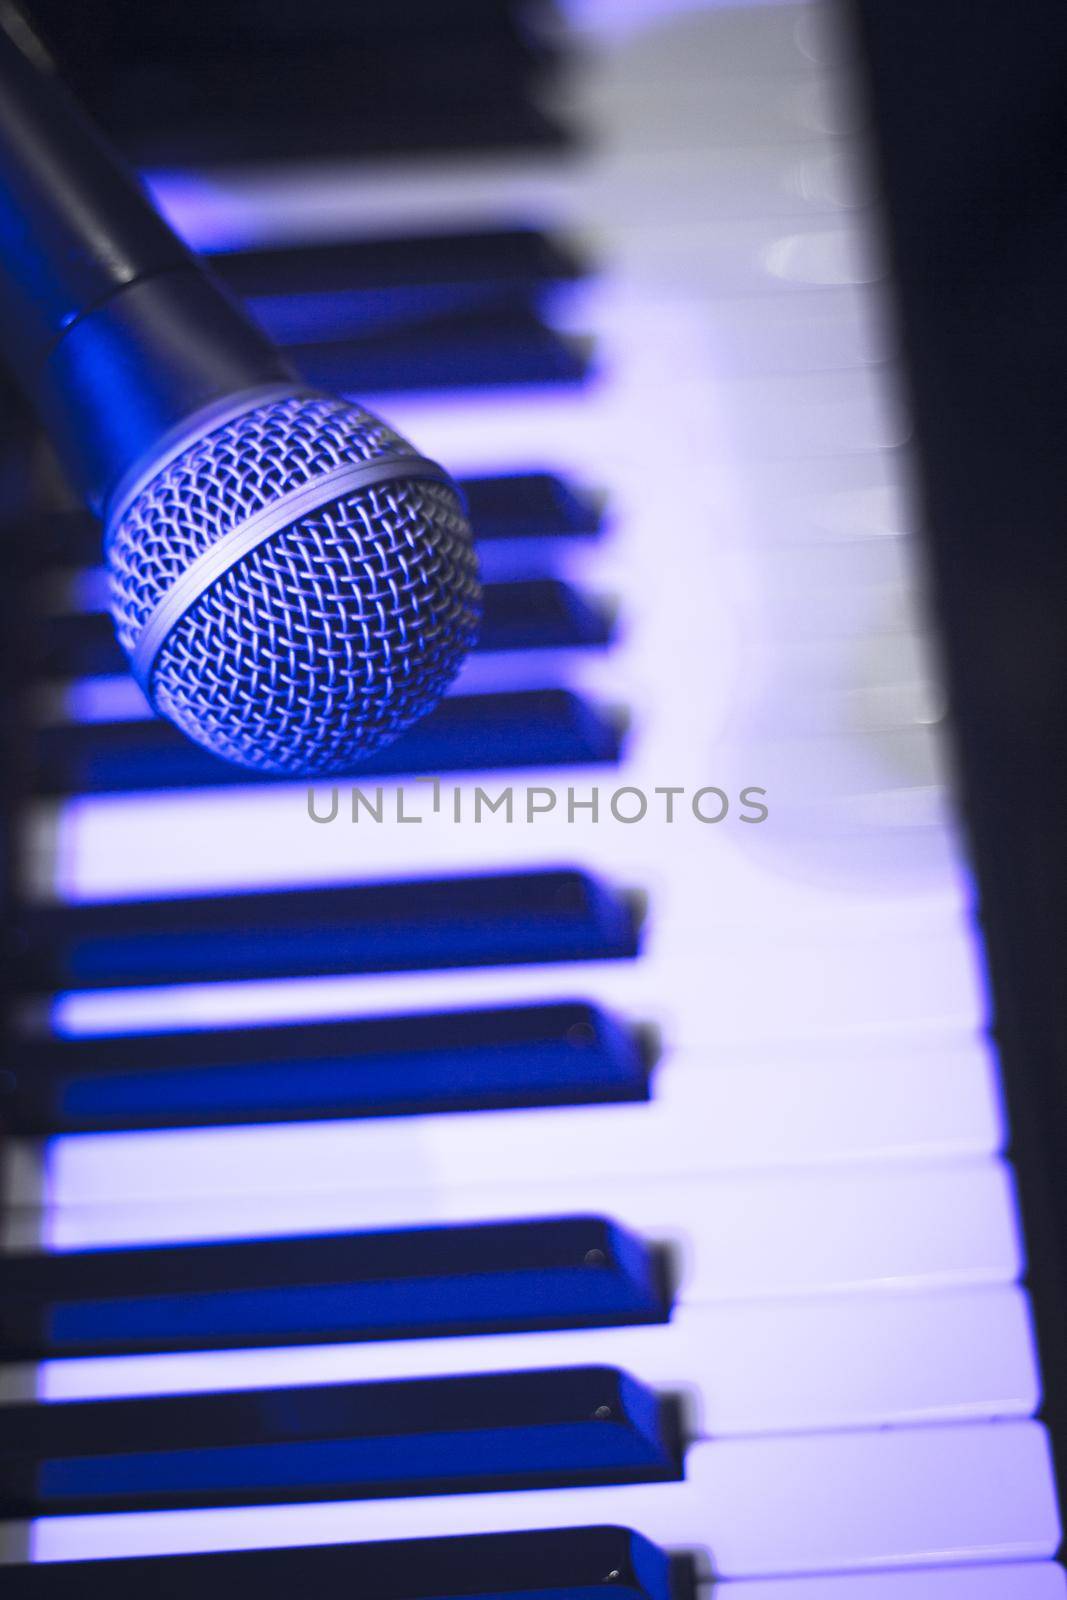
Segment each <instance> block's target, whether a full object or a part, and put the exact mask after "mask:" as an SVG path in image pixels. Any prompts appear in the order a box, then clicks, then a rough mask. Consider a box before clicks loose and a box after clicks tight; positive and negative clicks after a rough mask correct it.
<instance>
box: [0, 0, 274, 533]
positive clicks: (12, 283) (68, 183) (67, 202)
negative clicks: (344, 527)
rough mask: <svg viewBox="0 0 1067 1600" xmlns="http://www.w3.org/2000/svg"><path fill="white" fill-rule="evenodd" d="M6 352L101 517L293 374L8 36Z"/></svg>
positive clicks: (1, 208) (1, 279) (2, 194)
mask: <svg viewBox="0 0 1067 1600" xmlns="http://www.w3.org/2000/svg"><path fill="white" fill-rule="evenodd" d="M0 84H2V89H3V92H2V94H0V263H2V265H0V342H2V346H3V349H4V352H5V354H6V356H7V358H8V361H9V363H10V365H11V367H12V369H13V371H14V372H15V375H16V377H17V378H18V380H19V381H20V383H21V384H22V386H23V387H24V389H25V390H26V392H27V394H28V395H29V396H30V398H31V400H32V402H33V404H34V405H35V407H36V409H37V411H38V413H39V415H40V417H41V420H42V422H43V423H44V425H45V427H46V429H47V430H48V433H49V435H50V436H51V438H52V441H53V443H54V445H55V447H56V450H57V452H58V454H59V456H60V459H61V460H62V462H63V465H64V467H65V468H66V470H67V472H68V474H69V476H70V478H71V480H72V482H73V484H74V486H75V487H76V488H78V489H79V490H80V491H81V492H82V493H83V494H84V496H85V497H86V499H87V500H88V501H89V503H90V504H91V505H92V506H93V507H94V509H96V510H98V511H99V510H102V509H103V506H104V504H105V503H106V501H107V498H108V495H109V493H110V492H111V491H112V490H113V489H114V487H115V486H116V485H117V484H118V483H119V482H120V481H121V479H122V478H123V476H124V475H125V474H126V473H128V472H129V471H130V470H131V469H132V468H133V467H134V466H135V465H136V464H137V462H138V461H140V460H141V458H142V457H145V456H147V455H150V453H151V452H152V451H153V450H154V449H155V448H156V445H157V441H158V440H159V439H160V438H163V437H165V436H167V435H168V434H170V433H171V432H172V430H173V429H175V428H176V427H178V426H179V425H180V424H181V423H182V422H183V421H184V420H185V419H186V418H188V417H190V416H192V415H193V414H195V413H196V412H197V411H198V410H200V409H202V408H203V407H205V406H208V405H210V404H212V403H213V402H215V401H217V400H218V399H220V398H221V397H224V396H227V395H233V394H238V393H240V392H241V391H242V390H245V389H249V390H251V389H257V388H263V387H266V386H269V385H273V386H277V385H280V384H287V383H288V384H292V383H295V382H296V373H295V372H294V371H293V370H292V368H291V367H290V366H289V364H288V363H287V362H286V361H285V359H284V357H283V356H282V355H281V353H280V352H279V351H278V350H277V349H275V348H274V347H273V346H272V344H271V343H270V341H269V340H268V339H266V338H265V337H264V335H263V334H262V333H261V332H260V331H259V330H258V329H257V328H256V327H255V325H254V324H253V323H252V322H251V320H250V319H249V318H248V317H247V316H246V314H245V313H244V312H243V311H241V310H240V309H239V308H238V307H237V305H236V304H235V303H234V301H233V300H232V299H231V297H230V296H229V295H228V293H227V292H226V291H225V290H224V289H223V288H222V286H221V284H219V283H218V282H217V281H216V280H215V278H214V277H213V276H212V275H211V274H210V273H209V272H208V271H207V269H206V268H205V267H204V265H203V264H202V262H200V261H198V260H197V258H196V257H195V256H194V255H193V254H192V252H191V251H190V250H188V249H187V248H186V246H185V245H184V244H183V243H182V242H181V240H179V239H178V237H177V236H176V235H175V233H174V232H173V230H172V229H171V228H169V227H168V226H167V224H166V223H165V222H164V221H163V219H162V217H161V216H160V215H159V213H158V212H157V211H156V210H155V208H154V206H153V205H152V203H151V202H150V200H149V199H148V197H147V196H146V194H145V193H144V190H143V189H142V188H141V186H140V184H139V183H138V182H137V180H136V179H135V178H134V176H133V175H132V173H130V172H129V171H128V170H127V169H126V168H125V167H124V166H123V165H122V164H121V163H120V162H119V160H118V159H117V157H116V156H115V155H114V153H113V152H112V151H111V150H110V149H109V148H108V146H107V144H106V142H105V140H104V139H103V137H102V135H101V134H100V133H99V131H98V130H97V129H96V128H95V127H94V126H93V125H92V124H91V123H90V122H89V121H88V119H87V118H85V117H84V116H83V115H82V114H81V112H80V111H79V109H78V107H77V106H76V104H75V103H74V101H73V100H72V99H71V98H70V96H69V95H68V94H67V93H66V92H65V90H64V89H63V87H62V85H61V84H59V83H58V82H56V81H55V80H54V79H53V78H52V77H50V76H46V75H45V74H44V73H42V72H40V71H38V70H37V69H36V68H35V67H34V66H33V64H32V63H31V62H30V61H29V60H28V59H27V58H26V57H25V56H24V55H23V53H22V51H21V50H20V49H19V48H18V47H17V46H16V44H15V43H14V42H13V40H12V39H11V38H10V37H9V35H8V34H7V33H6V32H5V31H4V30H3V29H2V28H0Z"/></svg>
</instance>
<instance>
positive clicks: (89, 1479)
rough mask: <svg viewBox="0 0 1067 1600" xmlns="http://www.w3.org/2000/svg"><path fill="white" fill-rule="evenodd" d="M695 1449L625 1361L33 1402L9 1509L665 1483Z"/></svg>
mask: <svg viewBox="0 0 1067 1600" xmlns="http://www.w3.org/2000/svg"><path fill="white" fill-rule="evenodd" d="M681 1455H682V1452H681V1439H680V1428H679V1419H678V1413H677V1408H676V1406H675V1405H674V1403H673V1402H672V1401H671V1400H670V1399H667V1398H664V1397H660V1396H658V1395H657V1394H656V1393H654V1392H653V1391H652V1390H650V1389H649V1388H647V1387H646V1386H645V1385H644V1384H642V1383H640V1382H639V1381H638V1380H636V1379H635V1378H632V1377H630V1376H628V1375H627V1374H626V1373H623V1372H620V1371H617V1370H616V1369H614V1368H611V1367H567V1368H558V1369H551V1370H547V1371H541V1372H507V1373H487V1374H481V1375H479V1376H476V1377H462V1378H454V1377H442V1378H429V1379H426V1378H423V1379H403V1380H396V1381H389V1382H375V1383H351V1384H324V1385H321V1386H315V1387H305V1388H299V1389H296V1388H291V1389H261V1390H249V1391H241V1392H229V1393H221V1394H179V1395H166V1396H161V1397H153V1398H147V1399H136V1400H78V1401H70V1402H63V1403H61V1404H47V1405H45V1404H39V1403H32V1404H20V1405H11V1406H7V1407H5V1408H4V1430H3V1436H2V1439H0V1512H2V1513H4V1514H6V1515H8V1516H32V1515H35V1514H42V1513H43V1514H47V1513H61V1512H79V1511H84V1512H92V1511H105V1510H107V1511H120V1510H127V1511H135V1510H149V1509H162V1508H166V1507H181V1506H217V1505H249V1504H264V1503H270V1502H276V1501H295V1500H326V1499H346V1500H349V1499H366V1498H371V1497H377V1496H383V1495H388V1496H395V1495H408V1494H442V1493H453V1492H454V1493H458V1492H469V1491H476V1490H491V1489H510V1488H533V1487H542V1486H548V1485H559V1486H570V1485H578V1484H588V1483H651V1482H663V1481H670V1480H672V1479H678V1478H679V1477H680V1476H681Z"/></svg>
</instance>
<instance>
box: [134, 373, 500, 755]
mask: <svg viewBox="0 0 1067 1600" xmlns="http://www.w3.org/2000/svg"><path fill="white" fill-rule="evenodd" d="M106 541H107V559H108V567H109V573H110V588H111V611H112V616H113V617H114V621H115V626H116V629H117V631H118V635H119V639H120V642H121V644H122V646H123V648H124V650H125V651H126V652H127V654H128V655H129V656H130V658H131V662H132V666H133V670H134V672H135V675H136V676H137V677H138V679H139V681H140V682H141V684H142V687H144V688H145V690H146V692H147V693H148V694H149V697H150V698H151V699H152V701H153V703H154V704H155V706H156V708H157V709H158V710H159V711H160V712H161V713H162V714H163V715H164V716H165V717H168V718H169V719H170V720H171V721H172V722H174V723H176V724H177V726H178V727H179V728H181V729H183V731H184V732H185V733H186V734H188V735H189V736H190V737H191V738H192V739H195V740H196V741H197V742H198V743H199V744H202V745H205V746H206V747H207V748H208V749H209V750H212V751H214V752H215V753H216V754H217V755H220V756H223V757H225V758H226V759H227V760H229V761H235V762H238V763H240V764H241V765H243V766H247V767H254V768H257V769H259V770H261V771H265V772H277V773H289V774H292V775H294V776H296V775H299V774H303V773H327V772H344V771H347V770H349V769H351V768H354V767H355V766H357V765H358V763H359V761H360V759H361V758H362V757H365V756H367V755H369V754H370V753H371V752H372V751H374V750H377V749H379V748H380V747H381V746H383V745H385V744H388V743H389V741H390V740H392V739H394V738H395V737H396V735H397V734H399V733H401V732H403V730H404V729H405V728H407V727H408V726H409V725H410V724H411V723H412V722H414V721H416V720H417V718H419V717H421V716H422V715H423V714H424V713H425V712H426V711H428V710H430V708H431V707H432V706H434V705H435V704H436V703H437V701H438V700H439V699H440V697H441V695H442V694H443V693H444V691H445V689H446V688H447V686H448V684H449V683H450V682H451V680H452V678H453V677H454V676H455V674H456V672H457V670H458V668H459V666H460V664H461V662H462V660H463V658H464V656H465V654H466V652H467V651H468V650H469V649H470V647H471V645H472V643H473V642H474V638H475V635H476V631H477V625H478V619H479V605H480V592H479V587H478V579H477V563H476V559H475V555H474V549H473V544H472V541H471V533H470V528H469V527H468V524H467V521H466V517H465V516H464V512H463V507H462V505H461V503H460V500H459V497H458V495H457V493H456V490H455V489H454V487H453V486H452V484H451V483H450V482H449V480H448V479H447V477H446V476H445V474H444V473H443V472H441V470H440V469H439V468H436V467H434V466H433V464H432V463H429V462H426V461H424V460H423V459H422V458H421V457H420V456H418V454H417V453H416V452H415V450H413V448H412V447H411V445H409V444H408V443H407V442H406V441H405V440H404V439H402V438H401V437H400V435H399V434H397V433H395V432H393V430H392V429H391V428H389V427H388V426H387V425H386V424H385V423H383V422H381V421H380V420H379V419H378V418H377V417H374V416H372V415H371V414H370V413H369V412H367V411H364V410H362V409H361V408H360V407H358V406H356V405H352V404H350V403H348V402H345V401H341V400H336V399H331V398H327V397H323V396H314V395H311V396H309V395H285V396H280V397H279V396H271V397H263V399H262V400H261V401H260V402H259V403H252V404H251V405H250V409H248V410H247V411H245V412H243V413H241V414H240V415H238V416H236V417H231V418H230V419H229V420H226V421H224V422H223V423H222V424H221V425H219V426H217V427H215V428H213V429H212V430H211V431H209V432H206V433H204V434H203V436H201V437H199V438H197V439H196V440H195V441H194V442H192V443H190V444H188V445H187V446H186V447H184V448H182V449H181V452H180V453H179V454H177V455H176V456H173V457H172V458H170V459H168V460H167V461H166V462H165V463H164V464H163V465H161V467H160V469H159V471H158V472H157V473H156V474H155V476H153V477H151V478H149V479H148V480H147V481H142V483H141V485H140V487H138V489H137V490H136V491H135V492H134V494H133V496H132V498H130V497H127V498H126V499H125V500H124V501H123V503H122V504H120V505H118V506H117V508H116V513H115V515H114V516H112V517H111V518H110V520H109V524H108V529H107V536H106Z"/></svg>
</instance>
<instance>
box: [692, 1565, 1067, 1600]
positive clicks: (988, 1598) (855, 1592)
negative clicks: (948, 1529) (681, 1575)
mask: <svg viewBox="0 0 1067 1600" xmlns="http://www.w3.org/2000/svg"><path fill="white" fill-rule="evenodd" d="M700 1587H701V1588H702V1587H703V1586H702V1585H701V1586H700ZM711 1593H712V1594H713V1596H714V1600H1064V1597H1065V1596H1067V1573H1065V1572H1064V1570H1063V1568H1062V1567H1060V1566H1057V1565H1056V1564H1055V1563H1053V1562H1051V1561H1033V1562H1026V1563H1025V1564H1022V1565H1019V1564H1016V1563H1015V1562H1010V1563H1009V1562H1005V1563H1004V1564H1003V1565H1001V1566H995V1567H941V1568H937V1569H936V1570H935V1569H934V1568H928V1569H927V1570H926V1571H925V1572H879V1573H861V1574H855V1573H850V1574H848V1575H846V1576H845V1577H827V1576H826V1575H822V1576H820V1577H818V1578H770V1579H767V1580H764V1579H756V1580H755V1582H745V1583H744V1587H743V1588H742V1587H739V1586H736V1585H734V1584H732V1583H723V1584H715V1585H714V1586H713V1589H712V1590H711Z"/></svg>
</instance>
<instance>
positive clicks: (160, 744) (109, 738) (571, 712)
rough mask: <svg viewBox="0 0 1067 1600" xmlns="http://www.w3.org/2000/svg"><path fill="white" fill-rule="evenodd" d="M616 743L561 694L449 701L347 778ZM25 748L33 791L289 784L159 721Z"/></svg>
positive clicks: (588, 753)
mask: <svg viewBox="0 0 1067 1600" xmlns="http://www.w3.org/2000/svg"><path fill="white" fill-rule="evenodd" d="M623 737H624V727H623V726H622V724H621V722H620V720H619V719H618V717H616V716H613V715H612V714H610V713H609V712H607V711H604V710H601V709H600V708H598V707H595V706H593V705H591V704H590V703H589V702H588V701H587V700H585V699H583V698H582V697H581V696H579V695H576V694H572V693H571V692H570V691H569V690H567V689H527V690H516V691H514V692H509V693H505V694H479V695H451V696H448V697H447V698H446V699H444V700H442V701H441V703H440V705H438V706H437V707H435V709H434V710H433V711H432V712H431V713H430V714H429V716H427V717H425V718H424V719H423V721H422V722H419V723H416V725H415V726H414V727H413V728H410V729H409V730H408V731H407V732H406V733H404V734H401V736H400V738H399V739H397V741H396V742H395V744H391V745H389V746H387V747H386V748H385V749H384V750H381V751H378V752H376V753H375V754H374V755H372V756H368V757H367V758H366V759H364V760H363V761H361V762H360V763H359V766H358V768H354V769H353V772H352V774H351V778H352V781H353V782H354V783H357V784H364V785H366V783H367V781H368V780H369V779H372V778H380V777H398V776H402V775H406V774H420V773H446V772H486V771H492V770H506V769H508V768H530V767H557V766H563V767H572V766H585V765H604V764H609V763H612V762H615V761H617V760H618V759H619V755H620V752H621V749H622V742H623ZM29 742H30V747H31V755H30V762H31V765H30V771H31V774H32V777H31V782H32V787H33V789H34V791H35V792H36V793H37V794H75V793H87V794H106V793H132V792H141V791H145V790H154V789H196V788H213V787H217V786H219V785H226V786H229V785H232V784H247V783H278V782H282V781H288V782H292V781H293V780H292V779H291V778H290V779H288V780H283V779H281V778H279V777H278V776H277V775H275V774H272V773H259V772H256V771H255V770H253V769H251V768H244V767H237V766H234V765H233V764H232V763H231V762H227V761H223V760H221V759H220V758H219V757H218V756H215V755H213V754H212V753H211V752H210V751H209V750H204V749H203V748H202V747H201V746H200V745H196V744H193V743H192V742H191V740H189V739H186V738H185V737H184V735H182V734H181V733H179V732H178V730H177V729H176V728H174V727H173V726H172V725H171V724H170V723H169V722H164V721H163V720H162V719H159V718H146V719H144V720H138V721H130V722H91V723H63V724H60V725H56V726H48V727H41V728H36V729H34V730H33V732H32V734H31V736H30V741H29Z"/></svg>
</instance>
